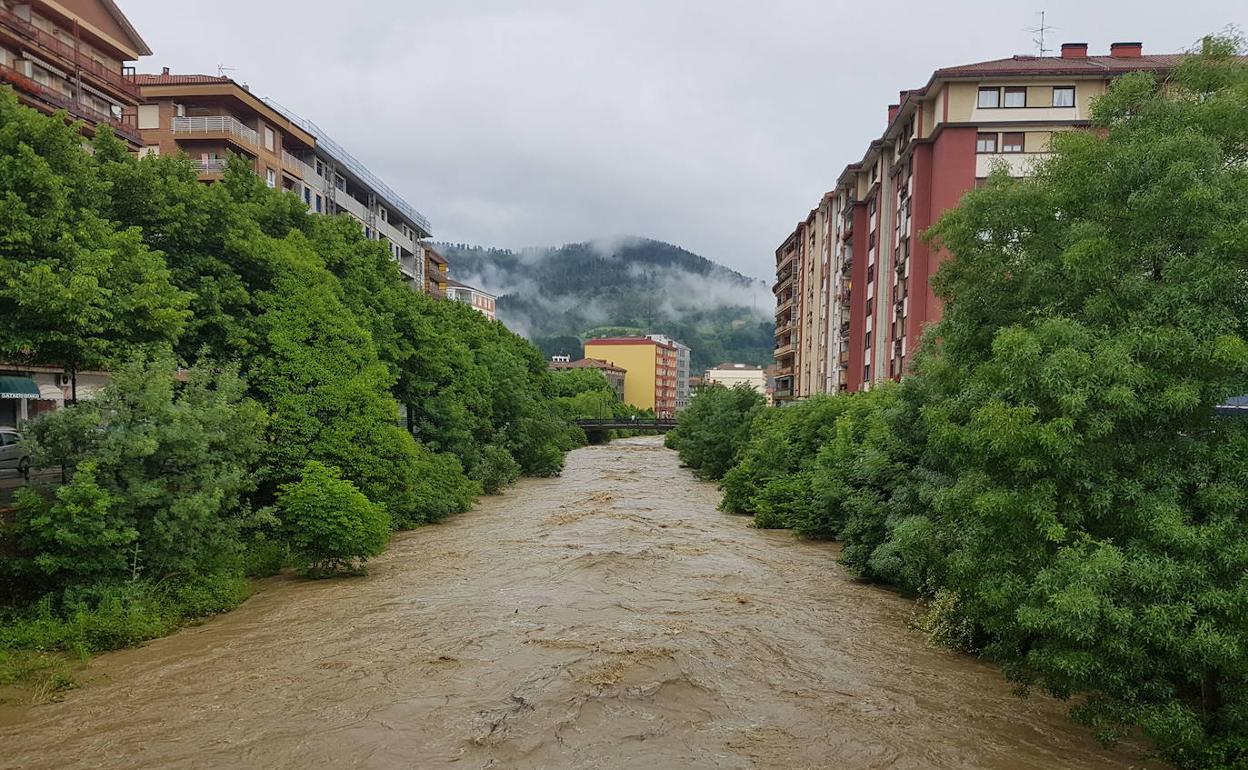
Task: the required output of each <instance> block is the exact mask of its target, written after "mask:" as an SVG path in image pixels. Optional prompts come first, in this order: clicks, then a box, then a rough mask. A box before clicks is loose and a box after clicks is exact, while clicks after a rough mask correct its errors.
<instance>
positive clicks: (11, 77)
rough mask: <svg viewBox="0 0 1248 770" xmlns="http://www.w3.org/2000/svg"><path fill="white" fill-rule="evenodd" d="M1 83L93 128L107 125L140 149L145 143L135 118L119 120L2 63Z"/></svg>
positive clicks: (0, 70) (0, 65) (0, 71)
mask: <svg viewBox="0 0 1248 770" xmlns="http://www.w3.org/2000/svg"><path fill="white" fill-rule="evenodd" d="M0 82H3V83H9V84H10V85H12V86H13V87H14V88H15V89H17V90H18V91H21V92H22V93H25V94H29V95H30V96H33V97H35V98H36V99H39V100H40V101H43V102H46V103H47V104H49V105H51V106H52V108H53V109H61V110H65V111H66V112H68V113H69V116H70V117H71V118H75V119H77V120H84V121H86V122H87V123H89V124H90V125H92V126H97V125H108V126H109V127H110V128H112V129H113V133H115V134H117V135H118V136H120V137H121V138H123V139H126V140H128V141H129V142H131V143H133V144H135V145H140V146H141V145H142V144H143V139H142V137H141V136H140V135H139V131H138V128H137V127H136V125H135V116H133V115H126V116H123V117H121V118H116V117H114V116H112V115H108V114H105V113H103V112H100V111H99V110H97V109H96V108H95V107H92V106H91V105H89V104H86V103H85V102H80V101H75V100H74V99H71V98H70V97H68V96H65V95H64V94H61V93H60V92H58V91H55V90H53V89H51V88H48V87H47V86H44V85H40V84H39V83H37V82H36V81H34V80H32V79H31V78H28V77H26V76H25V75H24V74H22V73H21V72H18V71H17V70H15V69H13V68H12V67H8V66H5V65H3V64H0Z"/></svg>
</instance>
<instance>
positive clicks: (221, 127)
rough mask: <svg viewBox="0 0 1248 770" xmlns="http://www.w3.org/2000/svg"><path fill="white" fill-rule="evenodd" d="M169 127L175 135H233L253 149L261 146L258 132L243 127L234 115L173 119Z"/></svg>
mask: <svg viewBox="0 0 1248 770" xmlns="http://www.w3.org/2000/svg"><path fill="white" fill-rule="evenodd" d="M169 127H170V128H171V129H172V130H173V133H175V134H232V135H234V136H236V137H238V138H239V139H241V140H243V142H244V143H246V144H250V145H251V146H252V147H259V146H260V135H259V134H257V133H256V130H255V129H254V128H248V127H247V126H245V125H243V124H242V122H240V121H239V120H238V118H236V117H234V116H233V115H204V116H201V117H194V118H173V119H172V120H171V121H170V126H169Z"/></svg>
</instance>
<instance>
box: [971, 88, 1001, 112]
mask: <svg viewBox="0 0 1248 770" xmlns="http://www.w3.org/2000/svg"><path fill="white" fill-rule="evenodd" d="M976 104H977V106H979V107H980V108H982V109H991V108H995V107H1000V106H1001V89H1000V88H981V89H979V101H978V102H977V103H976Z"/></svg>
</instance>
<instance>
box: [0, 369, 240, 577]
mask: <svg viewBox="0 0 1248 770" xmlns="http://www.w3.org/2000/svg"><path fill="white" fill-rule="evenodd" d="M244 390H245V385H244V383H243V382H242V380H241V379H240V378H239V376H238V374H237V371H236V370H235V369H234V368H232V367H230V366H216V367H214V368H213V369H211V370H209V369H208V368H207V367H202V368H196V369H193V370H191V372H190V373H189V377H188V379H187V382H185V383H183V384H178V383H176V382H175V376H174V367H173V364H172V362H171V361H169V360H168V359H157V360H154V361H137V362H135V363H132V364H128V365H126V366H123V367H121V368H120V369H118V370H117V371H116V372H115V373H114V375H113V380H112V382H111V383H110V385H109V386H108V387H107V388H105V389H104V391H103V392H102V393H101V394H100V395H99V397H98V398H96V399H94V400H92V401H82V402H79V403H78V404H75V405H72V406H69V407H67V408H65V409H62V410H59V411H56V412H52V413H50V414H47V415H45V416H44V417H42V418H41V419H39V420H37V421H35V422H34V423H32V424H31V425H30V427H29V428H28V429H27V431H26V434H25V435H26V437H27V438H28V440H29V442H30V446H31V448H32V455H33V457H34V460H35V463H36V465H39V466H42V467H62V468H65V469H67V471H68V472H69V473H70V474H71V480H70V482H69V483H68V484H66V485H65V486H63V487H61V488H60V489H58V490H57V491H56V494H55V496H54V497H53V498H51V499H48V498H44V497H41V496H40V495H38V494H36V493H34V492H31V491H29V490H27V491H26V492H25V493H24V494H23V495H21V497H20V498H19V505H18V513H17V517H16V520H15V522H14V526H13V531H14V535H15V540H16V542H17V546H18V553H17V558H15V559H13V560H12V561H11V568H13V569H15V570H16V571H17V572H18V573H19V574H20V575H22V576H24V577H25V580H26V587H27V589H28V590H29V591H32V592H40V593H41V592H44V591H58V590H60V589H63V588H65V587H70V586H74V585H81V584H85V583H90V582H94V581H105V582H108V581H115V580H120V579H123V578H126V579H134V578H136V577H138V576H142V577H146V578H150V579H153V580H159V579H161V578H164V577H166V576H168V575H173V574H178V575H195V574H205V573H212V572H219V571H223V570H227V571H228V570H230V569H232V567H233V564H234V559H235V557H236V556H237V552H238V532H239V528H240V526H241V525H242V523H243V518H242V515H241V510H240V507H241V502H242V498H243V495H244V494H245V493H246V492H247V491H249V490H250V489H251V487H252V480H251V475H250V469H251V467H252V466H253V464H254V463H255V461H256V458H257V457H258V455H259V450H260V440H259V439H260V432H261V430H262V428H263V425H264V414H263V412H262V411H261V410H260V408H259V406H258V405H257V404H256V403H255V402H253V401H251V400H249V399H247V398H246V397H245V396H244ZM170 469H176V473H173V472H170Z"/></svg>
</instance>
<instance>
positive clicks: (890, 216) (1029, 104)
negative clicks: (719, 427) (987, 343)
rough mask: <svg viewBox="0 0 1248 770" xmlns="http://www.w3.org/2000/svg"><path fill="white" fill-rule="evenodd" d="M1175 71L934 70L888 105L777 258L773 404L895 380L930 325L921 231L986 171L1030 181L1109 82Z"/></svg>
mask: <svg viewBox="0 0 1248 770" xmlns="http://www.w3.org/2000/svg"><path fill="white" fill-rule="evenodd" d="M1182 59H1183V55H1181V54H1166V55H1146V54H1144V52H1143V46H1142V45H1141V44H1140V43H1115V44H1113V45H1112V46H1111V48H1110V51H1109V55H1107V56H1090V55H1089V54H1088V46H1087V45H1086V44H1083V43H1067V44H1064V45H1063V46H1062V48H1061V54H1060V55H1059V56H1045V57H1040V56H1013V57H1010V58H1008V59H996V60H992V61H986V62H977V63H974V64H966V65H960V66H955V67H947V68H944V69H939V70H936V71H935V72H934V73H932V75H931V76H930V78H929V79H928V81H927V83H926V84H925V85H923V86H922V87H920V88H915V89H911V90H908V91H902V92H900V94H899V98H898V100H897V102H896V103H895V104H891V105H889V106H888V110H887V120H886V123H885V130H884V133H883V134H882V135H881V136H880V137H879V138H878V139H875V140H874V141H872V142H870V143H869V144H868V146H867V148H866V151H865V152H864V153H863V155H862V156H861V159H860V160H858V161H857V162H854V163H851V164H849V165H848V166H846V167H845V170H844V171H843V172H842V173H841V175H840V176H839V177H838V179H837V180H836V185H835V187H834V188H833V189H832V190H830V191H829V192H827V193H825V194H824V195H823V197H822V199H821V200H820V203H819V205H818V206H817V207H816V208H815V209H814V210H812V211H811V213H810V214H809V215H808V216H807V218H806V219H805V220H804V221H803V222H801V223H799V225H798V227H797V229H796V230H794V232H793V233H792V234H790V235H789V236H788V237H787V238H786V239H785V240H784V242H783V243H782V244H781V246H780V248H779V249H777V251H776V284H775V286H774V290H775V294H776V365H777V367H778V371H777V384H776V391H775V398H776V400H777V401H784V400H790V399H794V398H805V397H808V396H810V395H813V394H815V393H826V392H838V391H856V390H861V389H864V388H869V387H870V386H871V384H872V383H876V382H881V381H884V380H888V379H899V378H900V377H901V376H902V375H903V374H905V373H906V372H907V371H908V369H909V366H910V364H911V362H912V360H913V355H914V352H915V350H916V349H917V347H918V345H919V341H920V339H921V338H922V335H923V332H924V329H926V328H927V327H928V326H930V325H931V324H933V323H935V322H936V321H938V320H939V319H940V312H941V308H940V302H939V300H938V299H937V298H936V296H935V295H934V293H933V292H932V289H931V286H930V283H929V280H930V278H931V276H932V275H933V274H934V273H935V272H936V269H937V268H938V267H939V265H940V262H941V260H942V259H943V258H944V256H945V255H944V254H942V253H941V252H940V250H939V249H935V248H933V247H932V246H931V245H929V244H927V243H925V242H924V241H923V239H922V238H921V234H922V233H923V231H924V230H926V229H927V228H928V227H930V226H931V225H932V224H934V223H935V222H936V221H937V220H938V219H939V218H940V215H941V214H942V213H944V212H945V211H947V210H948V209H950V208H953V207H955V206H957V204H958V202H959V201H960V200H961V197H962V195H963V194H965V193H966V192H967V191H968V190H971V189H973V188H974V187H975V186H976V185H978V184H980V183H982V182H983V180H984V179H985V178H986V177H987V176H988V175H989V174H990V173H992V171H993V170H995V169H998V168H999V169H1003V170H1005V171H1006V172H1007V173H1009V174H1012V175H1015V176H1024V175H1027V174H1029V173H1031V170H1032V168H1033V167H1034V164H1035V163H1036V162H1037V161H1038V160H1039V159H1042V158H1044V157H1045V156H1046V155H1047V153H1048V152H1049V143H1050V140H1051V138H1052V136H1053V134H1054V133H1055V132H1058V131H1070V130H1075V129H1079V128H1081V127H1086V126H1088V125H1089V115H1090V109H1091V103H1092V100H1093V99H1095V98H1096V97H1097V96H1100V95H1101V94H1103V93H1105V92H1106V90H1108V88H1109V86H1110V84H1111V83H1112V82H1113V80H1114V78H1116V77H1119V76H1121V75H1123V74H1126V73H1129V72H1135V71H1139V70H1146V71H1150V72H1156V73H1158V74H1163V75H1164V74H1165V73H1166V72H1168V71H1170V70H1171V69H1172V68H1173V67H1174V66H1176V65H1177V64H1178V63H1179V62H1181V61H1182ZM820 297H827V300H826V301H822V302H821V301H820V299H819V298H820ZM820 314H822V317H821V316H820ZM821 330H826V333H825V332H824V331H821ZM820 335H823V336H822V337H820ZM821 340H822V341H821Z"/></svg>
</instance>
